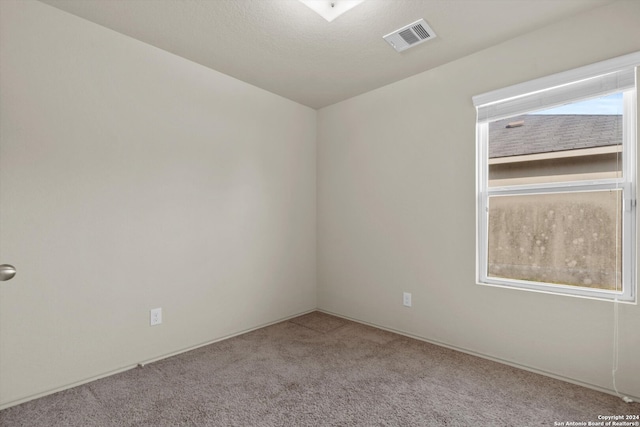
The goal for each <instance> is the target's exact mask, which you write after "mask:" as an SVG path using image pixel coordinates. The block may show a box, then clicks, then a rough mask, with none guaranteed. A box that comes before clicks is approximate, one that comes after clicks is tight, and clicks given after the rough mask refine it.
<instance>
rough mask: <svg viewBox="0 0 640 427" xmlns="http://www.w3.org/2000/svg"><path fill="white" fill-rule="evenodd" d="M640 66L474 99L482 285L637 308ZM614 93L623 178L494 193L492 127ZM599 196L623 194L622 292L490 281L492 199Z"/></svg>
mask: <svg viewBox="0 0 640 427" xmlns="http://www.w3.org/2000/svg"><path fill="white" fill-rule="evenodd" d="M638 64H640V52H636V53H633V54H630V55H625V56H622V57H618V58H614V59H612V60H608V61H603V62H600V63H597V64H592V65H589V66H586V67H581V68H578V69H575V70H570V71H567V72H564V73H560V74H555V75H552V76H547V77H543V78H540V79H536V80H532V81H530V82H526V83H522V84H519V85H515V86H510V87H507V88H504V89H500V90H497V91H493V92H489V93H486V94H482V95H478V96H475V97H473V101H474V105H475V106H476V108H477V110H478V119H477V122H476V160H477V165H476V169H477V170H476V172H477V179H476V184H477V188H476V196H477V197H476V219H477V227H476V242H477V244H476V279H477V283H478V284H481V285H489V286H500V287H508V288H516V289H524V290H530V291H538V292H545V293H553V294H561V295H571V296H577V297H584V298H594V299H601V300H609V301H621V302H630V303H636V295H637V285H636V255H635V254H636V145H637V138H636V121H637V112H636V106H637V83H636V82H635V77H636V66H637V65H638ZM630 79H631V81H630ZM594 83H595V84H594ZM630 86H631V87H630ZM614 92H623V94H624V100H623V105H624V111H623V138H622V139H623V140H622V153H623V156H622V165H621V166H622V177H620V178H610V179H599V180H591V181H569V182H553V183H542V184H527V185H508V186H501V187H489V181H488V180H489V123H490V122H493V121H496V120H500V119H503V118H508V117H512V116H516V115H520V114H523V113H526V112H531V111H535V110H540V109H543V108H551V107H554V106H557V105H560V104H563V103H566V102H573V101H579V100H581V99H586V98H592V97H594V96H598V95H602V94H607V93H614ZM597 190H621V191H622V198H623V205H622V206H623V210H622V291H612V290H604V289H597V288H587V287H578V286H569V285H558V284H550V283H543V282H533V281H526V280H516V279H506V278H498V277H491V276H489V275H488V219H489V210H488V201H489V198H490V197H492V196H508V195H528V194H558V193H564V192H571V193H574V192H581V191H597Z"/></svg>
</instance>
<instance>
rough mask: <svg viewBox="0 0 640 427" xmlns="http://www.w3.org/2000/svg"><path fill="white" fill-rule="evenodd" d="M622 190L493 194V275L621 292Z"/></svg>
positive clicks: (490, 250)
mask: <svg viewBox="0 0 640 427" xmlns="http://www.w3.org/2000/svg"><path fill="white" fill-rule="evenodd" d="M621 193H622V192H621V190H604V191H581V192H569V193H555V194H526V195H507V196H494V197H490V198H489V227H488V228H489V232H488V241H489V247H488V275H489V276H490V277H499V278H508V279H516V280H527V281H533V282H543V283H549V284H555V285H568V286H582V287H588V288H598V289H606V290H621V288H622V286H621V283H622V282H621V279H622V252H621V249H622V246H621V242H622V234H621V233H622V228H621V227H620V224H621V221H622V218H621V211H622V209H621V202H622V199H621V196H622V194H621Z"/></svg>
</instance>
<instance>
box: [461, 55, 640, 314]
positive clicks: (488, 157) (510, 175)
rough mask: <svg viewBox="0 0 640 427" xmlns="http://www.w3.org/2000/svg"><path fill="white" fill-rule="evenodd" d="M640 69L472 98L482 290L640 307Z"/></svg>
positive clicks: (632, 61) (627, 67) (604, 70)
mask: <svg viewBox="0 0 640 427" xmlns="http://www.w3.org/2000/svg"><path fill="white" fill-rule="evenodd" d="M637 64H640V52H638V53H635V54H631V55H626V56H623V57H619V58H615V59H613V60H610V61H605V62H602V63H598V64H593V65H590V66H587V67H582V68H579V69H576V70H572V71H568V72H565V73H561V74H557V75H553V76H548V77H544V78H541V79H537V80H534V81H531V82H527V83H523V84H520V85H516V86H511V87H508V88H505V89H502V90H498V91H494V92H490V93H487V94H483V95H479V96H476V97H474V99H473V100H474V104H475V106H476V108H477V112H478V118H477V124H476V128H477V130H476V134H477V162H478V163H477V218H478V226H477V234H478V236H477V245H478V246H477V276H478V283H480V284H487V285H496V286H506V287H513V288H519V289H528V290H535V291H543V292H552V293H559V294H566V295H575V296H582V297H590V298H600V299H609V300H617V301H629V302H633V301H635V299H636V276H635V274H636V273H635V267H636V266H635V264H636V258H635V250H636V233H635V222H636V220H635V215H636V202H635V198H636V196H635V195H636V120H637V114H636V106H637V95H636V83H635V80H636V68H635V66H636V65H637Z"/></svg>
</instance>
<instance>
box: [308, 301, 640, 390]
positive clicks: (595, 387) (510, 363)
mask: <svg viewBox="0 0 640 427" xmlns="http://www.w3.org/2000/svg"><path fill="white" fill-rule="evenodd" d="M317 311H320V312H322V313H325V314H330V315H332V316H336V317H340V318H343V319H346V320H351V321H352V322H356V323H361V324H363V325H367V326H371V327H374V328H377V329H382V330H383V331H388V332H393V333H395V334H398V335H402V336H405V337H409V338H413V339H416V340H418V341H424V342H427V343H429V344H434V345H437V346H440V347H445V348H448V349H451V350H455V351H459V352H461V353H466V354H470V355H471V356H476V357H480V358H482V359H487V360H491V361H493V362H498V363H502V364H503V365H508V366H512V367H514V368H518V369H522V370H524V371H529V372H533V373H534V374H540V375H544V376H545V377H550V378H555V379H557V380H560V381H564V382H567V383H571V384H575V385H579V386H582V387H586V388H589V389H592V390H596V391H600V392H602V393H607V394H610V395H613V396H616V397H619V398H621V399H623V400H624V398H625V397H626V398H628V399H631V400H632V401H633V402H640V396H632V395H629V394H625V393H616V392H615V390H612V389H608V388H604V387H600V386H598V385H595V384H590V383H586V382H583V381H580V380H576V379H573V378H569V377H565V376H562V375H558V374H554V373H553V372H547V371H544V370H542V369H537V368H532V367H530V366H526V365H521V364H520V363H517V362H513V361H510V360H505V359H501V358H499V357H494V356H489V355H487V354H483V353H478V352H476V351H473V350H468V349H466V348H462V347H457V346H455V345H450V344H447V343H443V342H440V341H436V340H432V339H429V338H425V337H421V336H419V335H414V334H411V333H408V332H404V331H400V330H397V329H393V328H387V327H385V326H382V325H377V324H375V323H371V322H366V321H364V320H360V319H355V318H352V317H349V316H344V315H342V314H339V313H334V312H332V311H329V310H323V309H320V308H319V309H317ZM625 402H626V400H625Z"/></svg>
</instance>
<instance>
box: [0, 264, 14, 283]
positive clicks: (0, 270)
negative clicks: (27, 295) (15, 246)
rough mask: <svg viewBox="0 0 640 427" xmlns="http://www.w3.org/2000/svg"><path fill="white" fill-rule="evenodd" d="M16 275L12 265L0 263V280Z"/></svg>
mask: <svg viewBox="0 0 640 427" xmlns="http://www.w3.org/2000/svg"><path fill="white" fill-rule="evenodd" d="M15 275H16V268H15V267H14V266H13V265H9V264H2V265H0V281H3V282H4V281H5V280H11V279H13V276H15Z"/></svg>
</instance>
